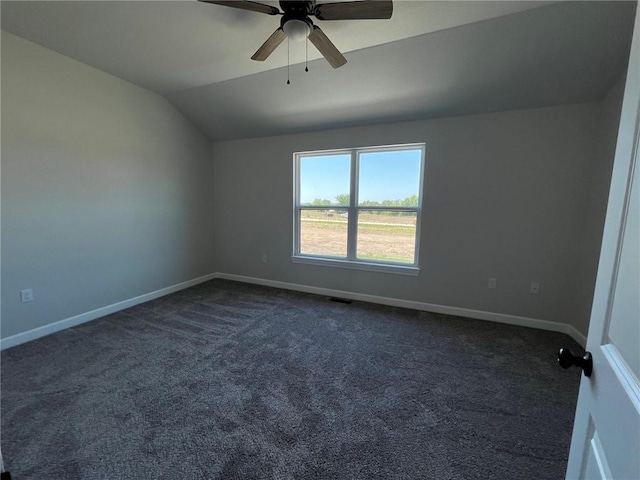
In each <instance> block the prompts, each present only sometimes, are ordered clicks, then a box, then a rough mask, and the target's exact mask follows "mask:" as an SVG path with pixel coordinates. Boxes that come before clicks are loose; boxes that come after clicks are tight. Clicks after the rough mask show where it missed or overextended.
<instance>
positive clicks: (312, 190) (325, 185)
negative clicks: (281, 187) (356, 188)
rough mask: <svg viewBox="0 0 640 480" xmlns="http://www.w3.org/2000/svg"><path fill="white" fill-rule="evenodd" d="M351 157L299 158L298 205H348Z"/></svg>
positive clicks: (322, 156)
mask: <svg viewBox="0 0 640 480" xmlns="http://www.w3.org/2000/svg"><path fill="white" fill-rule="evenodd" d="M350 179H351V155H349V154H340V155H317V156H309V157H300V205H349V192H350V188H349V183H350Z"/></svg>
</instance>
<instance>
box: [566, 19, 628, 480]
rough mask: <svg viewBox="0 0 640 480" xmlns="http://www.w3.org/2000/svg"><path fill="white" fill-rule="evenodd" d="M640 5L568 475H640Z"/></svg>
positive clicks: (602, 476)
mask: <svg viewBox="0 0 640 480" xmlns="http://www.w3.org/2000/svg"><path fill="white" fill-rule="evenodd" d="M639 37H640V8H639V9H638V11H637V12H636V21H635V32H634V38H633V43H632V46H631V56H630V60H629V70H628V73H627V83H626V86H625V92H624V100H623V105H622V114H621V118H620V129H619V131H618V143H617V146H616V154H615V160H614V167H613V175H612V179H611V189H610V192H609V203H608V206H607V217H606V221H605V227H604V236H603V240H602V250H601V252H600V263H599V265H598V278H597V281H596V289H595V295H594V300H593V308H592V311H591V323H590V326H589V336H588V340H587V351H589V352H591V354H592V356H593V357H592V358H593V373H592V375H591V377H589V378H587V377H586V376H585V375H583V376H582V381H581V383H580V395H579V397H578V405H577V410H576V418H575V424H574V428H573V438H572V440H571V451H570V454H569V465H568V468H567V479H571V480H573V479H601V478H607V479H620V480H622V479H624V480H639V479H640V380H639V378H640V282H639V277H640V230H639V226H638V224H639V220H640V178H639V172H640V160H639V158H638V157H639V156H640V152H639V150H640V145H639V140H640V123H639V122H640V38H639Z"/></svg>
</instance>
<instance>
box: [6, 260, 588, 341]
mask: <svg viewBox="0 0 640 480" xmlns="http://www.w3.org/2000/svg"><path fill="white" fill-rule="evenodd" d="M214 278H222V279H226V280H235V281H238V282H244V283H253V284H256V285H264V286H267V287H275V288H282V289H285V290H294V291H298V292H305V293H313V294H316V295H325V296H328V297H339V298H346V299H349V300H356V301H362V302H370V303H377V304H381V305H389V306H392V307H402V308H410V309H413V310H422V311H427V312H434V313H444V314H447V315H458V316H461V317H467V318H475V319H478V320H488V321H492V322H498V323H506V324H509V325H518V326H521V327H529V328H537V329H540V330H550V331H553V332H561V333H565V334H567V335H569V336H570V337H571V338H573V339H574V340H575V341H576V342H578V343H579V344H580V345H582V346H583V347H584V346H585V345H586V344H587V339H586V337H585V336H584V335H583V334H582V333H580V332H579V331H578V330H576V329H575V328H574V327H573V326H571V325H567V324H565V323H558V322H550V321H548V320H538V319H535V318H528V317H520V316H516V315H507V314H503V313H492V312H484V311H481V310H470V309H467V308H459V307H449V306H446V305H437V304H433V303H424V302H415V301H412V300H402V299H397V298H390V297H380V296H377V295H367V294H364V293H354V292H346V291H343V290H334V289H330V288H321V287H312V286H309V285H301V284H297V283H287V282H279V281H276V280H268V279H264V278H256V277H247V276H243V275H234V274H230V273H210V274H208V275H204V276H202V277H198V278H194V279H192V280H188V281H186V282H182V283H178V284H176V285H172V286H170V287H166V288H161V289H160V290H156V291H154V292H150V293H146V294H144V295H139V296H137V297H134V298H130V299H128V300H123V301H122V302H118V303H114V304H112V305H107V306H105V307H101V308H98V309H96V310H91V311H90V312H86V313H82V314H80V315H76V316H73V317H69V318H65V319H63V320H59V321H57V322H54V323H50V324H49V325H44V326H42V327H38V328H34V329H33V330H28V331H26V332H22V333H18V334H16V335H12V336H11V337H7V338H3V339H0V350H4V349H7V348H10V347H13V346H16V345H20V344H21V343H25V342H28V341H30V340H35V339H36V338H40V337H44V336H45V335H50V334H52V333H55V332H59V331H60V330H65V329H67V328H71V327H74V326H76V325H80V324H82V323H86V322H89V321H91V320H95V319H97V318H100V317H104V316H105V315H109V314H111V313H115V312H119V311H120V310H124V309H125V308H130V307H133V306H135V305H139V304H141V303H144V302H148V301H150V300H154V299H156V298H159V297H163V296H165V295H168V294H170V293H174V292H177V291H180V290H184V289H185V288H189V287H192V286H194V285H198V284H199V283H203V282H207V281H209V280H212V279H214Z"/></svg>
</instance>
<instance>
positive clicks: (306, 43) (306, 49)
mask: <svg viewBox="0 0 640 480" xmlns="http://www.w3.org/2000/svg"><path fill="white" fill-rule="evenodd" d="M308 65H309V37H307V38H305V39H304V71H305V72H308V71H309V67H308Z"/></svg>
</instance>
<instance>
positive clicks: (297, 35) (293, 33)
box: [282, 18, 311, 41]
mask: <svg viewBox="0 0 640 480" xmlns="http://www.w3.org/2000/svg"><path fill="white" fill-rule="evenodd" d="M282 29H283V30H284V33H285V34H286V35H287V38H289V40H295V41H299V40H304V39H305V38H307V37H308V36H309V33H311V26H310V25H309V23H308V22H305V21H304V20H299V19H297V18H292V19H289V20H287V21H286V22H284V25H282Z"/></svg>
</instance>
